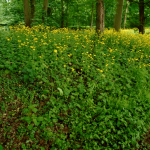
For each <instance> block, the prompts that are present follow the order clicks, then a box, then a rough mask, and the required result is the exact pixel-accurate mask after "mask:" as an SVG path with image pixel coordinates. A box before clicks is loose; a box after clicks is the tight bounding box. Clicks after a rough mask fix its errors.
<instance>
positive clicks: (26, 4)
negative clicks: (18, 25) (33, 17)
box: [23, 0, 31, 28]
mask: <svg viewBox="0 0 150 150" xmlns="http://www.w3.org/2000/svg"><path fill="white" fill-rule="evenodd" d="M23 5H24V21H25V26H26V27H29V28H31V24H30V7H29V0H23Z"/></svg>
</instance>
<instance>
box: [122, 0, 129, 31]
mask: <svg viewBox="0 0 150 150" xmlns="http://www.w3.org/2000/svg"><path fill="white" fill-rule="evenodd" d="M128 5H129V0H127V3H126V9H125V15H124V23H123V29H125V26H126V18H127V12H128Z"/></svg>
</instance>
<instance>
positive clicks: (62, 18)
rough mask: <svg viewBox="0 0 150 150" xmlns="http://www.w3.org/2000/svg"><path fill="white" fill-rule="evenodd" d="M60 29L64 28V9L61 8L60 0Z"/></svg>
mask: <svg viewBox="0 0 150 150" xmlns="http://www.w3.org/2000/svg"><path fill="white" fill-rule="evenodd" d="M61 28H64V7H63V0H61Z"/></svg>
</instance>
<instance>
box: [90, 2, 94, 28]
mask: <svg viewBox="0 0 150 150" xmlns="http://www.w3.org/2000/svg"><path fill="white" fill-rule="evenodd" d="M93 10H94V3H92V13H91V30H92V27H93Z"/></svg>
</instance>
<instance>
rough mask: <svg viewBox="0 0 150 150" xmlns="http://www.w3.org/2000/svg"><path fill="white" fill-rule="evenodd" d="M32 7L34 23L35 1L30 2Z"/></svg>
mask: <svg viewBox="0 0 150 150" xmlns="http://www.w3.org/2000/svg"><path fill="white" fill-rule="evenodd" d="M30 5H31V23H32V22H34V21H33V19H34V13H35V0H30Z"/></svg>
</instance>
